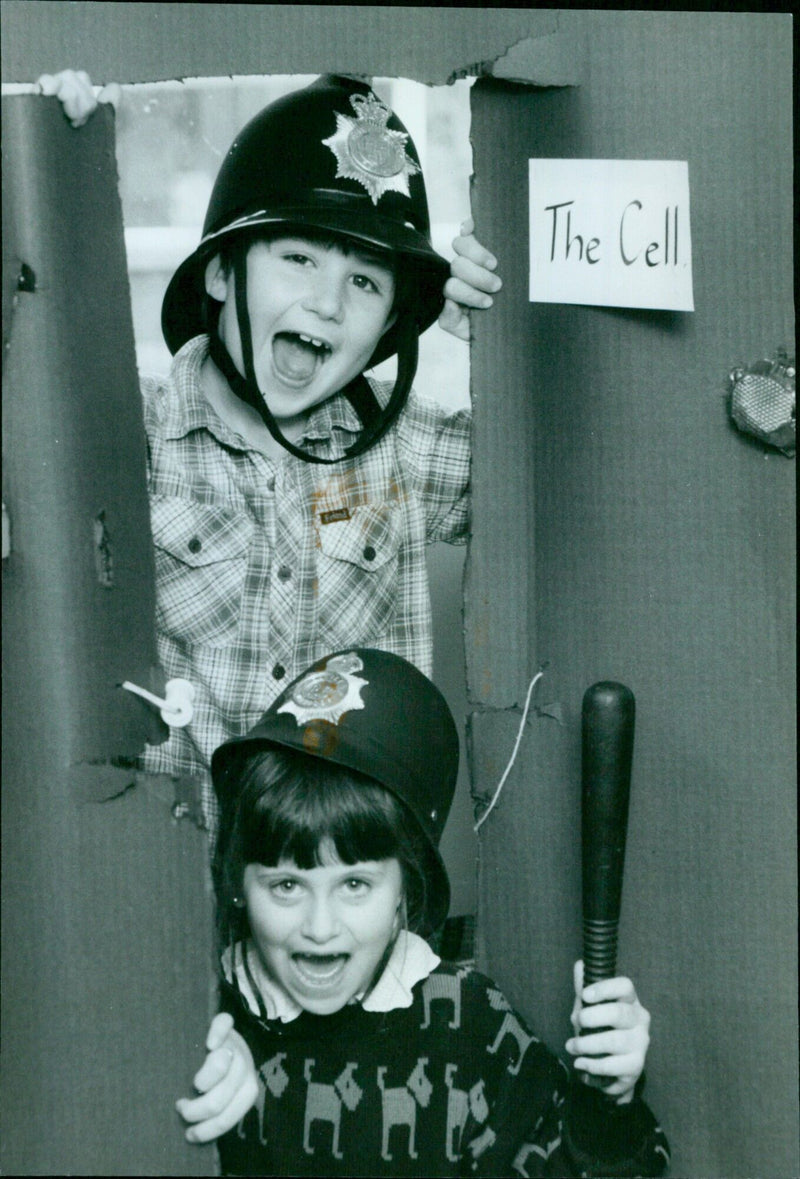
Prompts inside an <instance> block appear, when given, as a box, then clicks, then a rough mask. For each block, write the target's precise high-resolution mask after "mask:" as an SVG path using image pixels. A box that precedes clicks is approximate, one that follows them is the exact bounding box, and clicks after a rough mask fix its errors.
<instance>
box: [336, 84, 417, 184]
mask: <svg viewBox="0 0 800 1179" xmlns="http://www.w3.org/2000/svg"><path fill="white" fill-rule="evenodd" d="M350 105H351V106H352V108H353V110H354V111H355V112H356V117H355V119H351V118H349V117H348V116H347V115H342V114H340V113H339V112H338V111H337V112H336V132H335V134H333V135H331V136H330V137H329V138H328V139H323V140H322V143H323V144H324V146H325V147H329V148H330V149H331V151H332V152H333V154H334V155H335V156H336V162H337V167H336V176H337V177H341V178H342V179H344V180H357V181H358V182H359V184H362V185H363V186H364V188H365V189H366V190H367V192H368V193H369V195H370V197H371V198H372V203H373V204H374V205H377V203H378V201H379V200H380V198H381V197H382V196H384V194H385V193H387V192H399V193H402V194H403V195H404V196H409V195H410V193H409V188H408V178H409V176H413V175H414V174H415V173H416V172H419V171H420V168H419V166H418V165H417V164H416V163H415V162H414V161H413V160H412V159H411V157H410V156H409V155H408V153H407V152H406V143H407V142H408V135H407V134H406V133H405V132H403V131H392V130H390V129H389V127H388V126H387V123H388V121H389V117H390V115H391V111H390V110H389V109H388V107H385V106H384V105H383V103H382V102H380V101H379V100H378V99H377V98H376V97H375V95H374V94H371V93H370V94H368V95H366V96H365V95H363V94H351V95H350Z"/></svg>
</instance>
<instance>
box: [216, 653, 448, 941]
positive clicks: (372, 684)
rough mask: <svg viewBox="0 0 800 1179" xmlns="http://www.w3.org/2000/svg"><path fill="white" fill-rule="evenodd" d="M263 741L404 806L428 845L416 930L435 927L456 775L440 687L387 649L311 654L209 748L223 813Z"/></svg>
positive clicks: (441, 914)
mask: <svg viewBox="0 0 800 1179" xmlns="http://www.w3.org/2000/svg"><path fill="white" fill-rule="evenodd" d="M270 748H277V749H282V748H283V749H293V750H299V751H301V752H302V753H304V754H307V755H308V756H309V757H314V758H320V759H322V760H324V761H328V762H333V763H335V764H336V765H340V766H345V767H347V768H348V769H351V770H356V771H359V772H360V773H362V774H365V775H367V776H368V777H369V778H371V779H373V781H375V782H378V783H379V784H380V785H381V786H383V787H385V789H387V790H388V791H390V792H391V793H392V794H393V795H394V796H395V797H396V798H398V799H399V800H400V802H401V803H403V804H404V805H405V806H406V807H407V808H408V810H409V811H410V812H411V814H412V815H413V816H414V818H415V819H416V821H417V824H418V826H419V828H420V830H421V831H422V833H423V835H424V837H425V842H426V847H427V851H428V869H427V889H426V910H425V918H426V921H425V931H426V932H433V931H435V930H437V929H438V928H439V927H440V926H441V925H442V923H443V922H444V919H445V917H446V916H447V911H448V908H449V905H450V885H449V881H448V878H447V871H446V869H445V866H444V863H443V862H442V858H441V856H440V854H439V850H438V847H439V840H440V839H441V836H442V831H443V830H444V825H445V822H446V820H447V816H448V814H449V811H450V805H451V803H452V801H453V792H454V790H455V784H456V775H457V773H458V733H457V731H456V726H455V722H454V720H453V716H452V714H451V712H450V709H449V708H448V706H447V703H446V701H445V699H444V697H443V696H442V694H441V692H440V691H439V689H438V688H437V687H435V685H434V684H433V683H431V681H430V680H429V679H428V678H427V676H424V675H423V674H422V672H421V671H419V670H418V669H417V668H416V667H414V666H413V665H412V664H411V663H409V662H408V661H407V660H405V659H401V658H400V656H398V655H393V654H390V653H388V652H386V651H378V650H375V649H373V648H368V647H357V648H353V649H351V650H346V651H338V652H336V653H335V654H333V655H328V656H326V657H325V658H323V659H320V660H319V661H318V662H317V663H315V664H314V665H313V667H311V668H310V669H308V670H307V671H305V672H303V674H302V675H300V676H298V677H297V678H296V679H295V680H293V681H292V683H291V684H289V686H288V687H287V688H286V689H285V690H284V691H283V692H282V693H281V695H280V696H279V697H278V698H277V699H276V700H275V701H274V702H273V703H272V705H271V706H270V707H269V709H268V710H267V711H266V713H265V714H264V716H263V717H262V718H261V720H260V721H259V722H258V724H256V725H255V726H254V728H252V729H251V730H250V731H249V732H248V733H246V734H245V735H244V736H242V737H235V738H233V739H232V740H230V741H226V742H225V744H224V745H220V746H219V748H218V749H217V750H216V751H215V752H214V755H213V757H212V759H211V773H212V777H213V780H214V789H215V791H216V793H217V797H218V799H219V803H220V807H221V809H222V810H223V813H224V812H225V811H227V809H228V808H229V807H231V806H233V805H235V803H236V800H237V798H238V789H239V785H240V782H241V769H242V763H243V762H244V761H245V760H246V759H247V758H248V757H251V756H252V755H253V754H254V753H257V752H259V751H261V750H264V749H270Z"/></svg>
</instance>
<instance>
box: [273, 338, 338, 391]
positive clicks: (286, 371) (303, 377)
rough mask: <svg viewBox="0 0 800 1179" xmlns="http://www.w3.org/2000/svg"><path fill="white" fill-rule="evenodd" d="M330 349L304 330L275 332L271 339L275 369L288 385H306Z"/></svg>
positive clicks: (323, 342)
mask: <svg viewBox="0 0 800 1179" xmlns="http://www.w3.org/2000/svg"><path fill="white" fill-rule="evenodd" d="M331 351H332V349H331V346H330V344H328V343H327V342H326V341H325V340H321V339H319V338H318V337H316V336H309V335H306V334H305V332H277V333H276V334H275V336H274V337H273V339H272V360H273V364H274V366H275V371H276V372H277V374H278V376H279V377H280V378H281V380H283V381H286V382H287V383H288V384H290V385H298V386H302V385H307V384H308V383H309V381H311V380H312V379H313V377H314V375H315V373H316V372H317V369H318V368H319V367H320V365H322V364H324V363H325V361H326V360H327V358H328V357H329V356H330V354H331Z"/></svg>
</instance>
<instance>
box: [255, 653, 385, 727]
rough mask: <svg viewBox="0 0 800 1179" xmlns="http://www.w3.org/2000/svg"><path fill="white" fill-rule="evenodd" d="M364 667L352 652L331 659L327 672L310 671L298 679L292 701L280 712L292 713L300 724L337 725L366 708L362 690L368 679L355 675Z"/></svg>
mask: <svg viewBox="0 0 800 1179" xmlns="http://www.w3.org/2000/svg"><path fill="white" fill-rule="evenodd" d="M363 667H364V664H363V663H362V662H361V660H360V659H359V657H358V656H357V655H355V654H353V653H350V654H347V655H337V656H336V657H335V658H334V659H330V660H328V665H327V667H326V668H325V670H324V671H310V672H309V673H308V675H304V676H303V678H302V679H301V680H298V682H297V683H296V684H295V685H294V687H293V688H292V690H291V692H290V694H289V699H288V700H287V701H285V703H284V704H282V705H281V706H280V708H279V709H277V711H278V712H289V713H291V714H292V716H294V718H295V720H296V721H297V723H298V725H307V724H308V723H309V721H312V720H324V721H328V722H329V724H332V725H337V724H338V723H339V721H340V720H341V718H342V717H343V716H344V714H345V713H346V712H351V711H353V710H354V709H360V708H363V707H364V701H363V700H362V699H361V689H362V688H364V687H366V685H367V684H368V683H369V680H364V679H361V678H360V677H359V676H357V675H355V672H357V671H361V670H362V669H363Z"/></svg>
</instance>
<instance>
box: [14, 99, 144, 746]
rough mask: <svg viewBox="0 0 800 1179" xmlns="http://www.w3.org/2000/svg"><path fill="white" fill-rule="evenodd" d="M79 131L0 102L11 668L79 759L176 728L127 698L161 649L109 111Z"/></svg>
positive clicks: (25, 104) (34, 105) (29, 103)
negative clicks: (10, 289)
mask: <svg viewBox="0 0 800 1179" xmlns="http://www.w3.org/2000/svg"><path fill="white" fill-rule="evenodd" d="M70 132H71V128H70V127H69V125H68V124H67V122H66V120H65V119H64V117H63V114H62V113H61V110H60V108H59V105H58V103H52V102H42V101H41V100H39V99H37V98H36V97H33V96H18V97H13V98H6V99H4V100H3V174H4V194H5V199H4V214H6V215H5V216H4V219H3V221H4V238H5V242H6V261H7V266H8V271H9V273H10V274H11V276H12V277H14V278H16V276H21V278H20V289H18V290H17V292H16V295H15V296H14V298H13V302H12V303H10V304H9V303H8V302H7V306H8V308H9V314H8V315H7V317H6V320H7V327H6V331H5V332H4V335H5V336H6V339H7V345H8V346H7V350H6V351H5V353H4V365H3V415H4V438H5V443H4V455H3V460H4V484H3V487H4V500H5V503H6V506H7V508H8V511H9V516H10V519H11V533H12V551H11V555H10V557H9V558H8V559H7V560H5V561H4V563H3V592H4V595H5V606H6V613H5V621H6V624H7V628H8V629H7V634H8V635H9V636H13V642H12V643H10V644H9V645H8V646H7V648H6V649H5V651H4V661H5V662H4V668H5V671H6V672H7V674H9V675H10V676H12V677H13V679H14V682H15V689H14V694H15V698H16V709H17V712H18V713H20V714H23V715H25V714H28V715H29V716H30V718H31V721H32V724H33V731H32V732H31V734H30V736H31V745H32V746H34V747H35V745H36V744H37V742H36V733H37V731H39V729H38V727H39V725H40V723H41V711H40V704H39V702H40V700H41V697H42V691H44V692H45V693H46V694H48V695H49V692H50V687H51V685H52V687H53V688H54V690H55V694H56V698H57V700H58V711H59V723H60V724H62V725H63V728H62V729H61V737H62V743H61V750H60V756H61V758H62V760H63V764H64V765H79V764H81V763H84V762H98V761H104V760H108V758H110V757H112V756H116V757H119V756H122V755H133V754H137V753H140V752H141V751H142V749H143V748H144V742H145V739H147V738H149V739H150V740H159V739H163V735H165V734H166V728H165V726H163V725H162V724H161V722H160V720H158V721H157V724H154V723H153V721H152V719H151V718H152V709H150V708H149V707H147V706H144V705H142V704H141V702H140V701H136V700H134V699H133V697H131V696H129V695H128V693H126V692H122V691H120V690H119V688H118V687H117V685H118V684H119V683H120V682H121V681H123V680H133V681H134V682H135V683H139V684H143V685H144V686H145V687H149V686H150V682H151V678H152V677H153V676H154V668H155V666H156V663H157V656H156V648H155V636H154V633H153V625H154V621H153V620H154V617H155V594H154V588H153V552H152V542H151V539H150V516H149V509H148V503H147V492H146V487H145V443H144V427H143V422H142V409H141V399H140V397H139V390H138V383H137V378H136V363H135V357H134V348H133V329H132V326H131V318H130V308H129V295H128V284H127V276H126V270H125V250H124V245H123V241H122V237H121V211H120V205H119V197H118V195H117V188H116V183H117V177H116V163H115V160H114V148H113V142H114V141H113V122H112V119H111V114H110V111H108V109H106V111H104V112H103V116H102V117H101V118H99V119H98V120H97V122H96V123H93V125H92V126H91V127H89V128H87V129H86V134H83V135H80V136H78V135H75V134H70ZM87 177H88V178H90V181H91V182H90V183H88V184H87V183H86V180H87ZM162 683H163V681H162ZM161 729H163V735H162V734H161V732H160V731H161ZM40 739H41V737H40Z"/></svg>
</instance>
